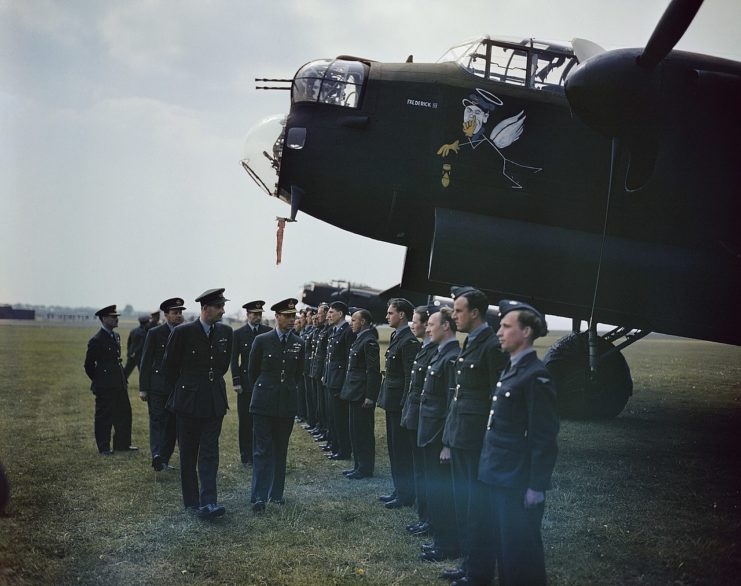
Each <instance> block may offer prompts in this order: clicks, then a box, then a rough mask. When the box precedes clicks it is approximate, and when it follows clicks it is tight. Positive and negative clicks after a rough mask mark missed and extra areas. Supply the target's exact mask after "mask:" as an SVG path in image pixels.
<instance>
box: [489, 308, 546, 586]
mask: <svg viewBox="0 0 741 586" xmlns="http://www.w3.org/2000/svg"><path fill="white" fill-rule="evenodd" d="M499 315H500V317H501V323H500V326H499V331H498V332H497V337H498V338H499V341H500V343H501V345H502V350H504V351H505V352H507V353H508V354H509V356H510V364H509V366H508V367H507V368H506V369H505V370H504V372H503V373H502V377H501V378H500V379H499V382H498V383H497V385H496V390H495V392H494V396H493V397H492V401H491V411H490V412H489V413H490V414H489V421H488V425H487V427H486V435H485V437H484V447H483V450H482V451H481V462H480V465H479V479H480V480H481V481H482V482H484V483H485V484H486V485H487V486H488V493H489V502H490V503H491V511H492V514H493V517H494V518H493V523H492V524H491V527H492V528H493V529H494V535H492V537H493V539H490V540H487V542H488V543H490V544H493V545H494V548H493V549H494V552H493V553H495V554H496V558H497V565H498V568H499V584H501V585H502V586H511V585H522V586H525V585H527V586H531V585H532V586H538V585H544V584H545V583H546V575H545V560H544V555H543V540H542V539H541V536H540V525H541V522H542V520H543V510H544V508H545V491H546V490H547V489H549V488H550V484H551V474H552V473H553V467H554V466H555V463H556V455H557V454H558V447H557V445H556V436H557V435H558V428H559V420H558V411H557V406H556V389H555V386H554V384H553V380H552V379H551V375H550V373H549V372H548V370H546V368H545V366H544V365H543V363H542V362H541V361H540V360H539V359H538V356H537V354H536V353H535V349H534V348H533V341H534V340H535V339H536V338H539V337H541V336H545V335H546V334H547V333H548V328H547V326H546V322H545V318H544V317H543V314H542V313H540V312H539V311H538V310H536V309H535V308H534V307H532V306H531V305H528V304H527V303H521V302H519V301H509V300H506V299H504V300H502V301H500V302H499ZM491 549H492V548H491V546H490V548H489V550H490V552H491Z"/></svg>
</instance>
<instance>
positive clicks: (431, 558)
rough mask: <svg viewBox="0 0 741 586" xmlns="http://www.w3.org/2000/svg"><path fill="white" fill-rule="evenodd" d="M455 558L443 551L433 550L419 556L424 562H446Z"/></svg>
mask: <svg viewBox="0 0 741 586" xmlns="http://www.w3.org/2000/svg"><path fill="white" fill-rule="evenodd" d="M454 557H455V556H452V555H449V554H447V553H445V552H444V551H442V550H441V549H431V550H430V551H425V552H422V553H421V554H419V559H421V560H422V561H424V562H444V561H445V560H449V559H451V558H454Z"/></svg>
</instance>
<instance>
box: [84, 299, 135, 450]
mask: <svg viewBox="0 0 741 586" xmlns="http://www.w3.org/2000/svg"><path fill="white" fill-rule="evenodd" d="M95 315H96V316H97V317H98V319H100V323H101V328H100V330H98V332H97V333H96V334H95V335H94V336H93V337H92V338H90V341H89V342H88V343H87V354H86V355H85V373H86V374H87V375H88V377H89V378H90V380H91V384H90V389H91V390H92V391H93V394H94V395H95V443H96V444H98V451H99V452H100V453H101V454H103V455H104V456H110V455H111V454H113V452H112V451H111V428H113V429H114V434H113V449H114V450H120V451H122V452H130V451H136V450H138V449H139V448H137V447H136V446H132V445H131V403H130V402H129V394H128V383H127V382H126V374H125V373H124V369H123V366H122V365H121V338H120V336H119V335H118V334H117V333H116V332H114V331H113V329H114V328H117V327H118V316H119V315H121V314H120V313H118V312H117V311H116V306H115V305H109V306H108V307H104V308H103V309H101V310H98V311H96V312H95Z"/></svg>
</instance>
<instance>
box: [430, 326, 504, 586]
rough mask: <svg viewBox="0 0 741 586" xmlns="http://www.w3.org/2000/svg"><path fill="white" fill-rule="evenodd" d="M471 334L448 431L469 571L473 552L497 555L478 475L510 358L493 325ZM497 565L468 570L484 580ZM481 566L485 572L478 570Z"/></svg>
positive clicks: (460, 361)
mask: <svg viewBox="0 0 741 586" xmlns="http://www.w3.org/2000/svg"><path fill="white" fill-rule="evenodd" d="M472 334H473V332H472ZM472 337H473V336H471V335H469V337H468V339H467V340H466V342H465V344H464V346H463V350H462V351H461V353H460V355H459V356H458V359H457V360H458V361H457V362H456V371H455V374H456V380H455V382H456V384H455V390H454V391H453V399H452V401H451V403H450V412H449V413H448V418H447V419H446V421H445V431H444V433H443V444H445V445H446V446H448V447H450V464H451V467H452V472H453V491H454V494H455V514H456V518H457V521H458V535H459V537H460V540H461V547H462V553H463V555H464V568H465V569H466V570H467V571H468V570H469V568H468V566H469V562H470V559H471V557H473V556H475V557H476V559H479V560H482V561H489V562H491V561H492V560H491V559H490V558H491V556H489V557H488V558H487V555H488V548H487V544H486V543H484V542H483V540H482V539H481V536H483V535H485V534H486V532H487V531H488V516H487V515H486V510H487V508H486V507H487V501H486V496H487V493H486V489H485V487H484V485H483V484H482V483H481V482H480V481H479V480H478V471H479V457H480V456H481V446H482V444H483V441H484V433H485V432H486V421H487V418H488V416H489V402H490V397H491V394H492V392H493V390H494V388H495V387H496V384H497V381H498V380H499V375H500V373H501V372H502V369H503V368H504V366H505V365H506V364H507V362H508V357H507V355H506V354H504V353H503V352H502V351H501V348H500V345H499V340H498V339H497V337H496V335H495V334H494V330H493V329H492V328H491V327H490V326H488V325H487V326H485V327H484V328H482V329H481V330H479V331H477V332H475V337H473V339H472ZM474 550H475V551H474ZM493 571H494V568H493V564H491V567H487V568H481V569H480V570H479V569H476V570H474V573H473V574H472V573H471V572H469V574H468V575H469V577H471V578H473V579H477V580H478V579H481V580H485V579H486V578H487V576H490V575H491V573H493ZM477 572H480V575H476V573H477Z"/></svg>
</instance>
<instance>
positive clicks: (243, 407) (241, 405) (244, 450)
mask: <svg viewBox="0 0 741 586" xmlns="http://www.w3.org/2000/svg"><path fill="white" fill-rule="evenodd" d="M250 401H252V391H248V390H247V389H245V388H244V387H242V392H241V393H239V394H238V395H237V417H238V419H239V431H238V432H237V434H238V436H239V457H240V460H241V461H242V464H247V463H249V462H252V413H250Z"/></svg>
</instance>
